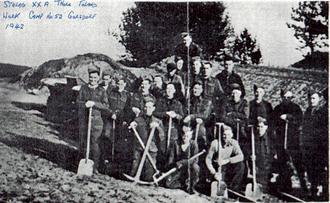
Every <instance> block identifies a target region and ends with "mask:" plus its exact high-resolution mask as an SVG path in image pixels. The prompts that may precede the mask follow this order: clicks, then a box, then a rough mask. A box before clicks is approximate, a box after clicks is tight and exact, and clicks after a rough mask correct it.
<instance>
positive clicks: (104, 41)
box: [0, 0, 302, 66]
mask: <svg viewBox="0 0 330 203" xmlns="http://www.w3.org/2000/svg"><path fill="white" fill-rule="evenodd" d="M67 1H68V0H67ZM89 1H91V0H89ZM22 2H30V3H29V4H31V1H22ZM50 2H53V1H50ZM70 2H72V4H77V3H78V1H77V0H75V1H74V0H71V1H70ZM94 2H96V3H97V5H98V6H97V7H96V8H93V9H89V11H88V10H87V9H86V8H80V9H77V8H75V9H74V11H75V12H76V13H86V12H90V13H96V18H95V20H94V21H92V20H84V21H75V20H62V21H58V20H57V21H56V20H53V21H49V20H31V19H28V17H26V16H28V15H29V12H30V10H31V6H26V7H25V8H15V9H8V8H6V9H5V8H4V1H0V15H1V16H0V44H1V46H2V47H1V49H0V62H1V63H13V64H20V65H28V66H36V65H40V64H42V63H43V62H45V61H48V60H51V59H57V58H69V57H73V56H75V55H77V54H84V53H89V52H95V53H103V54H106V55H108V56H111V57H114V58H118V56H119V55H121V54H122V53H123V52H124V51H125V49H124V48H123V47H122V46H121V45H120V44H119V43H118V42H117V41H116V40H115V39H114V38H113V37H112V36H111V35H109V33H111V32H113V31H117V30H118V24H119V23H120V20H121V13H122V11H124V10H126V9H127V8H128V7H131V6H132V5H133V2H132V1H125V2H123V1H111V2H109V1H106V0H94ZM225 4H226V6H227V12H228V15H229V16H230V18H231V22H232V25H233V27H234V29H235V32H236V33H237V34H238V33H239V32H241V31H242V30H243V29H244V27H246V28H247V29H248V30H249V31H250V33H252V35H253V36H254V37H256V39H257V42H258V44H259V45H260V49H261V52H262V55H263V63H264V64H266V65H269V64H270V65H275V66H287V65H290V64H292V63H294V62H296V61H298V60H300V59H301V58H302V56H301V53H300V52H299V51H297V50H296V49H295V48H296V47H297V45H298V44H297V40H296V39H295V38H294V37H293V32H292V31H291V30H290V29H288V28H287V26H286V22H288V21H289V20H290V13H291V7H292V6H296V5H297V2H292V1H280V2H278V1H276V2H274V1H268V2H261V1H259V2H256V1H254V2H240V1H225ZM76 7H77V6H76ZM33 10H34V11H35V12H36V13H39V12H40V13H41V12H46V11H50V10H51V11H52V12H53V13H55V12H59V13H61V12H62V13H63V12H64V13H68V12H69V11H70V10H72V7H71V8H67V7H65V8H58V7H56V6H54V7H51V5H50V7H48V8H35V9H33ZM17 11H20V12H21V14H20V20H19V22H20V23H24V29H23V30H12V29H5V26H6V24H7V23H8V22H12V21H8V20H4V19H3V17H2V16H3V13H4V12H9V13H13V12H17ZM22 16H23V17H24V16H25V18H22Z"/></svg>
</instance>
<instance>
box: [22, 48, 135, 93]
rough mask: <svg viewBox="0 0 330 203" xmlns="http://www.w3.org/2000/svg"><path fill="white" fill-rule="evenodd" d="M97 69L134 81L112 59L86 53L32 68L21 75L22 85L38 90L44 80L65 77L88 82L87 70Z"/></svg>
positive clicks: (129, 73)
mask: <svg viewBox="0 0 330 203" xmlns="http://www.w3.org/2000/svg"><path fill="white" fill-rule="evenodd" d="M90 67H97V68H100V70H101V72H103V71H104V70H109V71H110V73H111V75H112V76H113V77H117V78H119V77H125V78H126V79H128V80H129V81H133V80H135V76H134V74H132V73H131V72H130V71H128V70H125V69H124V66H123V65H121V64H119V63H117V62H116V61H114V60H113V59H112V58H110V57H108V56H106V55H103V54H95V53H88V54H84V55H77V56H75V57H73V58H64V59H56V60H50V61H47V62H45V63H43V64H42V65H40V66H38V67H35V68H32V69H30V70H28V71H26V72H24V73H23V74H22V80H21V82H22V85H23V86H24V88H25V89H33V88H39V87H40V86H41V80H42V79H44V78H64V77H65V76H74V77H78V78H79V79H80V80H79V82H81V83H83V82H84V81H88V71H87V70H88V68H90Z"/></svg>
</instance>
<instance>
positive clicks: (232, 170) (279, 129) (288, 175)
mask: <svg viewBox="0 0 330 203" xmlns="http://www.w3.org/2000/svg"><path fill="white" fill-rule="evenodd" d="M182 37H183V43H182V44H180V45H179V46H177V47H176V49H175V61H174V62H173V63H168V64H167V75H166V76H165V77H163V76H162V75H156V76H154V77H153V78H149V77H146V78H143V80H142V82H141V83H140V87H139V90H138V91H137V92H132V93H131V92H128V91H127V90H126V89H127V81H126V79H125V78H119V79H117V81H115V82H114V80H111V75H110V73H108V72H103V74H102V75H100V72H99V70H98V69H90V70H89V83H88V84H87V85H84V86H82V88H81V89H80V93H79V96H78V98H77V103H78V105H79V119H80V122H79V123H80V127H79V133H80V152H81V153H80V154H81V156H83V155H84V151H85V150H86V149H85V148H86V133H87V120H88V119H87V116H88V109H89V108H92V128H91V134H92V136H91V155H92V159H93V160H94V163H95V171H97V170H101V171H103V172H104V168H106V166H107V164H109V165H110V168H111V169H110V170H112V171H117V172H118V174H121V173H127V174H129V175H130V176H131V177H135V176H136V174H137V173H139V170H140V172H141V169H140V168H141V167H142V172H141V177H139V178H141V180H143V181H147V182H148V181H149V182H150V181H153V176H154V174H155V173H156V172H157V171H162V172H165V171H168V170H170V169H171V168H177V170H176V173H173V174H171V175H170V176H168V177H166V179H164V181H163V182H162V184H163V185H164V186H165V187H169V188H181V189H184V190H186V191H188V192H190V193H192V192H194V191H195V190H203V188H204V189H205V188H207V185H210V182H211V181H213V180H219V179H220V178H221V179H223V180H225V182H226V184H227V185H228V187H229V188H231V189H233V190H235V191H242V190H244V186H245V184H246V183H247V181H248V176H249V175H250V174H252V167H251V158H250V157H251V134H252V133H254V134H255V155H256V166H257V167H256V173H257V181H258V183H261V184H262V186H263V190H264V191H265V192H267V190H269V185H270V183H271V182H274V177H272V174H273V175H275V177H276V175H277V174H279V176H278V177H279V178H278V180H277V181H276V182H278V183H279V186H281V187H282V189H286V190H290V189H291V188H292V187H296V185H295V184H296V182H297V181H298V182H299V184H301V187H302V188H306V189H308V190H309V191H310V194H311V196H313V197H315V198H316V196H317V195H320V187H323V190H322V191H321V192H322V195H323V194H325V193H326V191H327V185H328V183H327V173H328V172H327V165H328V156H327V154H328V137H327V135H328V132H327V129H328V126H327V124H328V114H327V112H328V111H327V106H325V105H323V106H322V105H321V103H322V102H321V98H322V95H321V94H320V93H319V92H313V93H311V95H310V97H309V98H310V105H309V107H308V109H307V110H306V112H305V114H304V115H303V112H302V110H301V108H300V107H299V106H298V105H297V104H295V103H294V102H293V101H292V98H293V97H294V96H293V94H292V92H291V91H281V98H282V101H281V103H280V104H279V105H277V106H276V107H275V108H274V109H273V107H272V105H271V104H270V103H269V102H267V101H265V100H264V95H265V89H264V88H263V87H261V86H254V95H255V99H253V100H252V101H250V102H248V101H246V100H245V99H244V96H245V88H244V85H243V82H242V80H241V78H240V76H239V75H238V74H237V73H235V72H234V71H233V67H234V63H233V61H231V60H228V61H225V62H224V63H223V64H222V65H223V68H224V70H223V71H222V72H221V73H219V74H218V75H217V76H216V77H213V76H212V72H213V70H212V68H213V66H212V63H210V62H209V61H205V60H202V57H201V50H200V49H199V47H198V45H196V44H194V43H193V42H192V39H191V36H190V35H189V33H183V34H182ZM187 52H188V53H189V54H187ZM101 78H102V81H103V86H101V85H99V84H100V83H99V81H100V79H101ZM326 100H327V99H326ZM219 124H220V125H219ZM218 126H221V127H220V128H218ZM218 139H221V145H222V146H218V145H219V144H218V143H219V142H217V140H218ZM202 150H206V151H207V152H208V153H207V154H204V155H201V156H199V158H195V159H191V158H192V157H193V156H194V155H196V154H198V153H199V152H200V151H202ZM218 150H220V152H221V153H218ZM145 151H147V153H146V152H145ZM218 154H220V156H221V160H222V161H221V164H222V166H223V167H221V168H222V171H221V173H220V171H217V167H216V166H217V164H218V162H217V160H218V157H217V156H218ZM145 155H147V158H145V162H144V163H142V166H141V160H143V158H144V157H145ZM115 166H116V170H115V169H114V167H115ZM118 174H117V175H118ZM220 174H221V176H222V177H219V176H220ZM295 175H296V177H298V180H296V181H294V178H292V177H294V176H295ZM325 178H326V179H325ZM309 185H310V186H311V187H309ZM321 189H322V188H321Z"/></svg>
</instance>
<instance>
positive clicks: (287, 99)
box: [282, 91, 293, 104]
mask: <svg viewBox="0 0 330 203" xmlns="http://www.w3.org/2000/svg"><path fill="white" fill-rule="evenodd" d="M292 96H293V95H292V93H291V92H290V91H289V92H286V93H285V94H284V95H283V96H282V102H283V103H284V104H288V103H290V102H291V99H292Z"/></svg>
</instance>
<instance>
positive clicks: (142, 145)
mask: <svg viewBox="0 0 330 203" xmlns="http://www.w3.org/2000/svg"><path fill="white" fill-rule="evenodd" d="M128 129H132V130H133V132H134V135H135V137H136V138H137V139H138V141H139V143H140V145H141V147H142V149H143V150H145V148H146V147H145V145H144V143H143V141H142V139H141V137H140V135H139V133H138V132H137V130H136V128H135V127H129V128H128ZM147 158H148V159H149V161H150V163H151V165H152V167H153V168H154V169H155V171H156V173H155V174H154V175H153V178H154V177H155V176H157V175H158V174H159V170H158V169H157V166H156V164H155V162H154V160H153V159H152V157H151V155H150V154H149V152H147Z"/></svg>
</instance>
